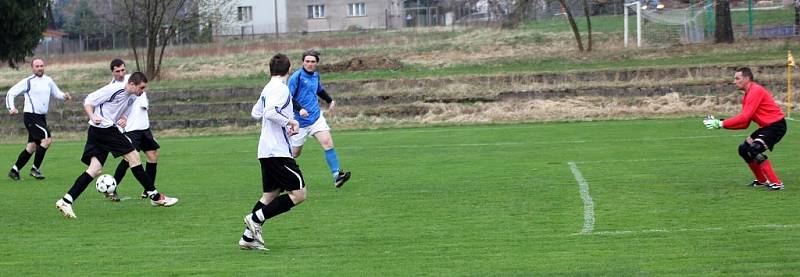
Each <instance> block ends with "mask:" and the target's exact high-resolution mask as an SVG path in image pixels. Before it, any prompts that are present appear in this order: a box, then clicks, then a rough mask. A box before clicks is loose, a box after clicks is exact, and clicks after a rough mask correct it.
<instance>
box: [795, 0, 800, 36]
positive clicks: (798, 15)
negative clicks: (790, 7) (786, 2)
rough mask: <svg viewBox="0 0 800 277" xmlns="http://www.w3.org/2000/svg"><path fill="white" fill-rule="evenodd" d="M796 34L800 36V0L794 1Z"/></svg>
mask: <svg viewBox="0 0 800 277" xmlns="http://www.w3.org/2000/svg"><path fill="white" fill-rule="evenodd" d="M794 34H795V35H800V0H794Z"/></svg>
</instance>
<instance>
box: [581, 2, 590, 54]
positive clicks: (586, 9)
mask: <svg viewBox="0 0 800 277" xmlns="http://www.w3.org/2000/svg"><path fill="white" fill-rule="evenodd" d="M582 3H583V16H585V17H586V37H587V39H586V40H587V41H586V51H589V52H591V51H592V17H591V16H592V14H591V13H590V10H589V1H587V0H583V1H582Z"/></svg>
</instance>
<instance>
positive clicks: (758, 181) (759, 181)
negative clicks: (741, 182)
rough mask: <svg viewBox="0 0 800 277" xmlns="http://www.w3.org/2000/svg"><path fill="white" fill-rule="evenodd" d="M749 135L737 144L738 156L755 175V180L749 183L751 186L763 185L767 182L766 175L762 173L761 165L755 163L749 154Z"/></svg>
mask: <svg viewBox="0 0 800 277" xmlns="http://www.w3.org/2000/svg"><path fill="white" fill-rule="evenodd" d="M751 140H752V139H750V137H748V138H747V139H746V140H745V141H744V142H742V144H740V145H739V156H741V157H742V159H743V160H744V162H745V163H747V166H748V167H749V168H750V171H752V172H753V176H755V180H753V182H752V183H750V185H751V186H754V187H758V186H764V185H766V184H767V177H766V175H764V172H763V171H762V170H761V165H760V164H758V163H756V162H755V161H754V160H753V157H752V156H751V154H750V143H749V142H748V141H751Z"/></svg>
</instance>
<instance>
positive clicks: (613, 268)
mask: <svg viewBox="0 0 800 277" xmlns="http://www.w3.org/2000/svg"><path fill="white" fill-rule="evenodd" d="M788 124H789V132H788V134H787V135H786V137H784V139H783V141H782V142H781V143H780V144H778V145H777V146H776V152H775V153H773V154H769V157H770V159H771V160H772V161H773V165H774V166H775V169H776V171H777V174H778V175H779V176H780V177H781V178H782V179H783V181H784V184H785V185H786V186H787V187H786V189H785V190H784V191H780V192H769V191H765V190H763V189H755V188H750V187H747V186H745V184H746V183H748V182H749V181H751V180H752V176H751V174H750V173H749V171H748V170H747V167H746V166H745V165H744V163H743V162H742V161H741V160H740V158H739V157H738V155H737V152H736V149H737V146H738V145H739V143H741V141H742V139H743V138H744V137H745V136H746V135H748V134H749V133H750V131H752V130H753V127H754V126H751V130H749V131H729V130H715V131H709V130H706V129H705V128H703V126H702V124H701V123H700V119H698V118H691V119H660V120H626V121H599V122H576V123H537V124H513V125H475V126H454V127H435V128H433V127H432V128H418V129H385V130H384V129H381V130H362V131H334V139H335V142H336V145H337V152H339V156H340V159H341V161H342V165H343V167H344V168H345V169H347V170H352V171H353V179H351V181H350V182H349V183H348V184H347V185H345V187H343V188H342V189H338V190H337V189H335V188H334V187H333V185H332V181H331V180H330V174H329V173H328V171H327V166H326V165H325V162H324V159H323V155H322V153H321V149H320V147H319V146H318V144H316V142H315V141H313V140H312V141H309V142H308V143H309V144H308V146H307V147H306V148H305V150H304V153H303V156H302V157H300V158H299V159H298V161H299V164H300V166H301V168H302V170H303V173H304V176H305V178H306V181H307V183H308V185H309V197H308V200H307V201H306V202H305V203H303V204H302V205H300V206H298V207H295V208H294V209H292V211H291V212H289V213H287V214H284V215H281V216H279V217H277V218H275V219H274V220H272V221H268V222H267V224H266V225H265V230H264V236H265V239H266V240H267V245H268V247H269V248H271V249H272V250H271V251H269V252H265V253H261V252H252V251H242V250H239V249H238V245H237V244H236V242H237V240H238V237H239V236H240V235H241V231H242V230H243V224H242V216H243V215H244V214H245V213H247V212H248V211H249V209H250V208H251V207H252V205H253V204H254V203H255V201H256V200H257V199H258V197H259V194H260V175H259V174H260V173H259V168H258V162H257V161H256V153H255V149H256V145H257V141H258V137H257V134H252V135H240V136H208V137H195V138H164V139H161V140H160V141H159V142H160V143H161V145H162V149H161V158H160V160H159V171H158V180H157V185H158V188H159V190H160V191H163V192H165V193H167V194H168V195H170V196H173V195H174V196H176V197H179V198H180V199H181V202H180V203H179V204H178V205H177V206H175V207H172V208H152V207H150V206H149V201H144V200H140V199H138V196H137V195H138V194H139V193H140V192H141V187H140V186H139V185H138V183H136V181H135V180H134V178H133V176H132V174H130V173H128V175H127V176H126V179H125V180H124V182H123V184H122V185H121V187H120V191H121V194H122V195H124V196H129V197H132V199H129V200H125V201H122V202H119V203H112V202H108V201H105V200H103V198H102V197H101V196H100V195H99V194H98V193H96V192H95V190H94V188H93V187H90V188H88V189H87V190H86V191H85V192H84V193H83V194H82V195H81V197H80V198H79V199H78V200H77V202H76V204H75V205H74V209H75V212H76V213H77V215H78V219H77V220H72V221H70V220H65V219H63V218H62V217H61V215H60V213H59V212H58V211H57V209H56V208H55V206H54V203H55V201H56V200H57V199H58V198H59V197H61V196H63V194H64V193H65V192H66V191H67V189H68V188H69V186H71V184H72V183H73V182H74V180H75V178H76V177H77V176H78V174H79V173H80V172H81V171H82V170H84V169H85V167H84V165H83V164H80V162H79V157H80V154H81V152H82V150H83V141H68V142H64V141H58V133H56V134H55V138H56V142H55V143H54V145H53V148H52V149H51V150H50V151H48V156H47V159H46V160H45V164H44V166H43V168H42V170H43V172H44V174H45V175H46V176H47V179H46V180H44V181H35V180H33V178H31V177H28V178H25V177H27V172H28V170H29V167H30V163H29V164H28V165H27V166H26V167H25V168H24V169H23V171H22V173H23V174H25V175H24V176H23V178H24V179H23V180H22V181H20V182H13V181H11V180H10V179H9V178H7V177H3V178H2V181H0V193H2V195H3V196H4V199H3V201H0V220H2V222H3V224H2V227H0V237H2V238H3V240H2V242H0V275H2V276H16V275H48V276H52V275H56V274H59V275H62V274H63V275H71V276H85V275H100V274H114V275H134V276H144V275H213V276H220V275H270V276H275V275H278V276H286V275H290V276H295V275H304V276H330V275H336V276H431V275H432V276H436V275H458V276H463V275H499V276H531V275H556V274H557V275H588V276H594V275H607V276H631V275H681V276H685V275H697V276H709V275H717V276H731V275H743V276H753V275H758V276H764V275H792V274H796V273H797V272H800V259H798V258H800V248H798V247H797V246H798V245H800V217H798V216H797V211H798V210H800V209H799V208H800V201H798V200H800V197H798V195H799V194H800V173H798V172H800V163H798V161H797V158H796V157H797V155H796V153H798V151H800V142H798V140H797V139H796V135H795V133H794V132H795V130H799V129H798V128H800V126H799V125H800V124H798V123H797V122H796V121H789V122H788ZM254 131H255V130H254ZM156 135H158V132H156ZM21 149H22V144H8V143H3V144H0V166H3V167H2V168H3V170H4V171H3V173H4V174H5V173H6V171H5V170H7V169H8V167H10V166H11V165H12V163H13V162H14V160H15V159H16V157H17V155H18V153H19V151H20V150H21ZM116 164H117V161H116V160H114V161H110V162H108V163H107V164H106V171H107V172H112V171H113V168H114V167H115V166H116Z"/></svg>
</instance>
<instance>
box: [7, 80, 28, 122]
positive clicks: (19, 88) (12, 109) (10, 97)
mask: <svg viewBox="0 0 800 277" xmlns="http://www.w3.org/2000/svg"><path fill="white" fill-rule="evenodd" d="M26 87H27V82H26V81H25V80H22V81H19V82H18V83H17V84H16V85H14V86H13V87H11V89H9V90H8V91H7V92H6V108H7V109H8V114H10V115H15V114H18V113H19V111H18V110H17V107H16V106H15V105H14V97H17V96H19V95H20V94H22V92H23V91H25V88H26Z"/></svg>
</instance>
